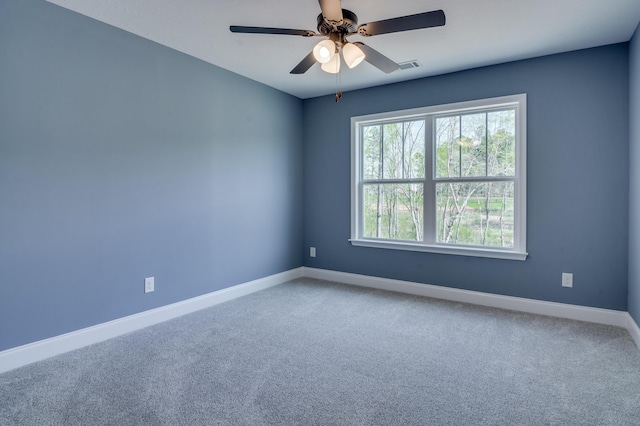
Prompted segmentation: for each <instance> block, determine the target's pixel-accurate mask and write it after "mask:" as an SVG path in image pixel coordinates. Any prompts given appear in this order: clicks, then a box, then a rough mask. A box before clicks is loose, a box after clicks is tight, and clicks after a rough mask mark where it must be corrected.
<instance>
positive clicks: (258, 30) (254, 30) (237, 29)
mask: <svg viewBox="0 0 640 426" xmlns="http://www.w3.org/2000/svg"><path fill="white" fill-rule="evenodd" d="M229 30H231V32H232V33H245V34H283V35H296V36H303V37H311V36H314V35H317V34H316V33H315V32H313V31H310V30H292V29H290V28H268V27H242V26H238V25H231V26H230V27H229Z"/></svg>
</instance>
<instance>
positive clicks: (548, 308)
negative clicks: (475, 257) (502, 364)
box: [303, 267, 640, 347]
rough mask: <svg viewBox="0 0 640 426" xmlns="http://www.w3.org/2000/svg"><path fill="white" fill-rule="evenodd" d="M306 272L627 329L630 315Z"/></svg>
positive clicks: (306, 270)
mask: <svg viewBox="0 0 640 426" xmlns="http://www.w3.org/2000/svg"><path fill="white" fill-rule="evenodd" d="M303 274H304V276H305V277H309V278H317V279H322V280H327V281H335V282H340V283H344V284H351V285H357V286H361V287H370V288H376V289H380V290H388V291H395V292H399V293H407V294H413V295H416V296H426V297H433V298H435V299H444V300H451V301H454V302H463V303H471V304H474V305H482V306H490V307H493V308H500V309H508V310H512V311H520V312H528V313H532V314H539V315H548V316H553V317H559V318H568V319H574V320H579V321H587V322H594V323H598V324H606V325H614V326H618V327H623V328H628V325H629V320H628V316H629V314H628V313H627V312H623V311H614V310H610V309H600V308H590V307H586V306H577V305H569V304H566V303H556V302H545V301H541V300H533V299H525V298H522V297H513V296H501V295H497V294H490V293H481V292H478V291H471V290H460V289H457V288H450V287H442V286H435V285H429V284H419V283H414V282H410V281H400V280H393V279H388V278H379V277H373V276H368V275H358V274H351V273H347V272H337V271H329V270H326V269H315V268H308V267H305V268H304V272H303ZM637 342H638V341H637V340H636V343H637ZM639 347H640V345H639Z"/></svg>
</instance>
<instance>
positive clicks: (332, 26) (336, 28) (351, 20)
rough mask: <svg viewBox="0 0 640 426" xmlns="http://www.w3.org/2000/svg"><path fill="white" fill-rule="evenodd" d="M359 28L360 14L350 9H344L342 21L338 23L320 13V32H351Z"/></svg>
mask: <svg viewBox="0 0 640 426" xmlns="http://www.w3.org/2000/svg"><path fill="white" fill-rule="evenodd" d="M357 29H358V16H357V15H356V14H355V13H353V12H352V11H350V10H347V9H342V21H341V22H337V23H334V22H333V21H327V20H326V19H324V16H322V13H321V14H320V15H318V32H319V33H320V34H331V33H333V32H338V33H343V34H350V33H354V32H356V31H357Z"/></svg>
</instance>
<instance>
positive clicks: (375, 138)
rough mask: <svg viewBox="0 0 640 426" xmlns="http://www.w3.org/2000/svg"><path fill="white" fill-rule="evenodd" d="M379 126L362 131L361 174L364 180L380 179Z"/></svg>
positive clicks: (365, 128) (368, 127)
mask: <svg viewBox="0 0 640 426" xmlns="http://www.w3.org/2000/svg"><path fill="white" fill-rule="evenodd" d="M380 131H381V126H367V127H364V128H363V129H362V138H363V142H364V143H363V144H362V150H363V153H362V155H363V159H362V168H363V170H362V172H363V173H362V174H363V177H364V179H380V178H381V175H382V162H381V161H380V160H381V158H380V154H381V152H380V143H381V139H380V138H381V133H380Z"/></svg>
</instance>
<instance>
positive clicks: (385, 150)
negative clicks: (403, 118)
mask: <svg viewBox="0 0 640 426" xmlns="http://www.w3.org/2000/svg"><path fill="white" fill-rule="evenodd" d="M382 134H383V137H382V155H383V157H384V159H383V161H382V163H383V167H382V168H383V170H382V177H383V178H384V179H401V178H402V152H403V150H402V123H391V124H385V125H384V126H382Z"/></svg>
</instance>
